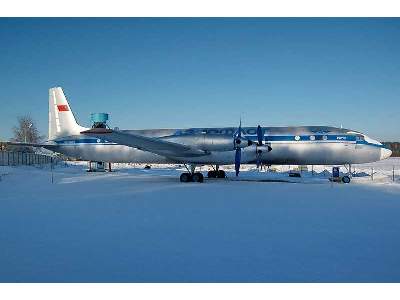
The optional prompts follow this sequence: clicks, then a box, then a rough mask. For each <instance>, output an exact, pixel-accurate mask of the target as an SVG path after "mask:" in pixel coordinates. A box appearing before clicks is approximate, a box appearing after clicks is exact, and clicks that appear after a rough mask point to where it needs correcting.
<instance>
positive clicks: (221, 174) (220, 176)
mask: <svg viewBox="0 0 400 300" xmlns="http://www.w3.org/2000/svg"><path fill="white" fill-rule="evenodd" d="M217 177H218V178H225V177H226V174H225V171H224V170H218V173H217Z"/></svg>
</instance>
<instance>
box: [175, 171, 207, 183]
mask: <svg viewBox="0 0 400 300" xmlns="http://www.w3.org/2000/svg"><path fill="white" fill-rule="evenodd" d="M179 179H180V181H181V182H203V181H204V176H203V174H201V173H200V172H196V173H193V175H192V174H190V173H182V174H181V177H180V178H179Z"/></svg>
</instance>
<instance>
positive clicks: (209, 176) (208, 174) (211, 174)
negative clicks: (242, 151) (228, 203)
mask: <svg viewBox="0 0 400 300" xmlns="http://www.w3.org/2000/svg"><path fill="white" fill-rule="evenodd" d="M207 177H208V178H217V172H215V171H208V173H207Z"/></svg>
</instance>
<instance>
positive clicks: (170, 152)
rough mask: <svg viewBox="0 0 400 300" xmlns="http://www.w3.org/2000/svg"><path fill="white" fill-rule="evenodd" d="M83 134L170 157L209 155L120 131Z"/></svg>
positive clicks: (186, 147) (108, 130)
mask: <svg viewBox="0 0 400 300" xmlns="http://www.w3.org/2000/svg"><path fill="white" fill-rule="evenodd" d="M81 134H84V135H88V136H93V137H97V138H101V139H105V140H107V141H110V142H113V143H117V144H120V145H125V146H129V147H134V148H138V149H140V150H144V151H148V152H152V153H155V154H159V155H163V156H168V157H194V156H204V155H207V154H208V153H206V152H204V151H203V150H200V149H196V148H192V147H189V146H186V145H182V144H178V143H173V142H168V141H163V140H160V139H157V138H150V137H146V136H141V135H137V134H132V133H126V132H123V131H119V130H111V129H105V128H92V129H89V130H86V131H82V132H81Z"/></svg>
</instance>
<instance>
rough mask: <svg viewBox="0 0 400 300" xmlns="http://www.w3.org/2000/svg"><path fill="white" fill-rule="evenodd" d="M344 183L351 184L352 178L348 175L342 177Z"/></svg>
mask: <svg viewBox="0 0 400 300" xmlns="http://www.w3.org/2000/svg"><path fill="white" fill-rule="evenodd" d="M342 182H343V183H350V176H347V175H345V176H343V177H342Z"/></svg>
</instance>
